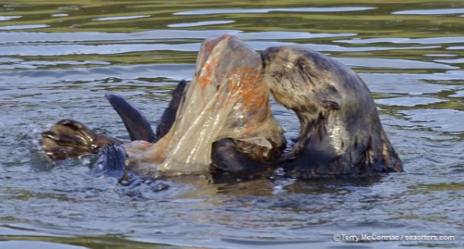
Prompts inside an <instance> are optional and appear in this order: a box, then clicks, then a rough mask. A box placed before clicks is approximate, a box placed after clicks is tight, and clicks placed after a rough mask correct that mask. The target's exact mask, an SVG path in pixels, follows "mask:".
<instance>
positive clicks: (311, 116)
mask: <svg viewBox="0 0 464 249" xmlns="http://www.w3.org/2000/svg"><path fill="white" fill-rule="evenodd" d="M262 59H263V62H264V81H265V83H266V85H267V87H268V89H269V91H270V92H271V93H272V95H273V96H274V98H275V100H276V101H277V102H279V103H281V104H282V105H283V106H285V107H286V108H288V109H291V110H293V111H295V113H296V114H297V115H298V117H299V119H300V122H301V123H302V125H306V124H307V123H311V122H312V121H314V120H317V119H318V118H319V117H322V116H326V115H327V114H328V112H330V111H331V110H339V109H340V104H341V103H340V101H341V99H342V98H341V96H339V94H338V89H337V88H338V87H339V84H338V83H337V82H339V79H338V76H337V74H336V73H334V72H332V69H333V68H334V66H333V65H331V63H332V61H331V60H327V59H326V57H325V56H324V55H322V54H320V53H318V52H316V51H312V50H309V49H305V48H303V47H297V46H294V47H293V46H292V47H270V48H268V49H266V50H265V51H264V52H263V54H262ZM305 128H306V127H302V130H301V132H302V133H304V132H305V131H304V130H303V129H305Z"/></svg>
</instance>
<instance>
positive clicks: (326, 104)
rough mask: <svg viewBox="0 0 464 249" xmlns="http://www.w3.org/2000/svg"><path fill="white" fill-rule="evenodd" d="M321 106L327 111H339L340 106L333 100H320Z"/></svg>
mask: <svg viewBox="0 0 464 249" xmlns="http://www.w3.org/2000/svg"><path fill="white" fill-rule="evenodd" d="M322 106H323V107H324V108H327V109H332V110H340V105H339V104H338V102H336V101H333V100H328V99H325V100H322Z"/></svg>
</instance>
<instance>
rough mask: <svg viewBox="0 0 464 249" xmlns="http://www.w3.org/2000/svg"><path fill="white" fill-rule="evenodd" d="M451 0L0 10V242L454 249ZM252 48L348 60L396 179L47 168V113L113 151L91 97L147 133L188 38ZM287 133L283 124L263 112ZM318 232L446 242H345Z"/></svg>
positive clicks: (184, 64)
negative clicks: (213, 178) (126, 103)
mask: <svg viewBox="0 0 464 249" xmlns="http://www.w3.org/2000/svg"><path fill="white" fill-rule="evenodd" d="M463 24H464V3H461V1H438V0H436V1H430V0H428V1H426V0H423V1H422V0H402V1H380V0H379V1H373V0H371V1H342V0H339V1H336V0H334V1H331V0H325V1H253V2H250V1H230V2H225V1H224V2H221V1H175V0H172V1H148V0H146V1H127V0H121V1H114V0H106V1H101V0H100V1H95V0H93V1H90V0H81V1H48V0H44V1H33V0H29V1H1V3H0V248H47V249H48V248H56V249H67V248H177V247H192V248H289V247H290V248H352V249H354V248H430V247H447V248H462V247H464V240H463V236H464V232H463V231H464V229H463V228H464V218H463V216H462V215H461V212H462V202H463V200H464V187H463V182H464V164H463V162H464V156H463V151H464V149H463V148H464V135H463V134H464V126H463V123H464V103H463V98H464V84H463V83H464V81H463V79H464V71H463V66H464V31H463V28H462V27H463ZM219 34H233V35H236V36H238V37H239V38H240V39H242V40H244V41H245V42H246V43H247V44H249V45H250V46H252V47H253V48H254V49H256V50H258V51H260V50H263V49H265V48H267V47H270V46H274V45H286V44H304V45H306V46H309V47H310V48H313V49H316V50H318V51H321V52H323V53H325V54H328V55H330V56H332V57H334V58H336V59H338V60H340V61H341V62H343V63H345V64H347V65H349V66H350V67H352V68H353V69H354V70H355V71H357V72H358V73H359V74H360V76H361V77H362V78H363V79H364V81H365V82H366V84H367V85H368V86H369V88H370V90H371V92H372V94H373V96H374V98H375V101H376V103H377V104H378V106H379V110H380V113H381V120H382V123H383V125H384V128H385V130H386V132H387V133H388V136H389V138H390V140H391V142H392V144H393V145H394V146H395V148H396V149H397V151H398V153H399V154H400V156H401V158H402V159H403V162H404V166H405V170H406V173H402V174H392V175H390V176H387V177H384V178H380V179H368V180H360V181H333V180H325V181H324V180H318V181H305V182H303V181H295V180H292V179H274V180H273V179H260V180H255V181H250V182H237V183H228V184H210V183H209V182H208V181H207V179H205V178H203V177H197V176H195V177H193V176H192V177H188V176H185V177H179V178H175V179H172V180H169V185H171V187H170V188H169V189H168V190H165V191H161V192H153V191H152V190H150V189H149V188H148V187H147V186H145V185H142V186H140V187H139V188H135V189H129V188H126V187H121V186H118V185H117V184H116V183H115V182H114V181H111V180H110V179H99V178H95V177H92V176H90V175H89V174H88V167H87V165H88V158H84V159H83V160H77V159H76V160H70V161H66V162H63V163H61V164H52V163H51V162H49V161H48V160H47V159H46V158H45V157H44V155H43V154H42V153H41V151H40V150H39V149H38V140H37V139H38V137H39V134H40V132H41V131H44V130H46V129H47V127H49V126H50V125H51V124H53V123H55V122H56V121H58V120H60V119H62V118H72V119H76V120H80V121H82V122H84V123H86V124H88V125H89V126H90V127H95V128H96V129H97V130H98V131H101V132H104V133H107V134H111V135H114V136H116V137H117V138H119V139H121V140H124V141H128V137H127V134H126V132H125V129H124V126H123V124H122V122H121V121H120V120H119V118H118V116H117V115H116V113H115V112H114V111H113V110H112V108H111V107H110V106H109V104H108V103H107V102H106V100H105V98H104V97H103V96H104V94H105V93H108V92H117V93H119V94H122V95H124V96H125V97H126V98H128V99H129V100H130V101H131V102H132V103H134V104H135V105H136V106H138V107H139V108H140V109H141V110H142V111H143V112H144V113H145V114H146V116H147V117H148V118H149V120H150V122H151V123H152V124H153V125H155V124H156V122H157V120H158V118H159V117H160V115H161V113H162V111H163V110H164V108H165V107H166V106H167V103H168V101H169V98H170V97H169V90H171V89H173V88H174V86H175V85H176V83H177V82H178V81H179V80H181V79H191V78H192V75H193V70H194V63H195V59H196V56H197V52H198V49H199V47H200V44H201V42H202V41H203V39H205V38H207V37H210V36H213V35H219ZM273 110H274V113H275V116H276V117H277V119H278V120H279V122H280V124H281V125H282V126H283V127H284V128H285V129H286V130H287V133H286V134H287V137H289V138H290V137H295V136H296V135H297V133H298V128H299V124H298V121H297V119H296V118H295V117H294V115H293V113H292V112H289V111H288V110H285V109H284V108H283V107H281V106H279V105H277V104H274V105H273ZM334 234H347V235H360V234H377V235H399V236H405V235H450V236H454V237H455V239H454V240H452V241H426V240H421V241H406V240H404V239H401V240H399V241H390V242H373V243H347V242H336V241H334V240H333V239H332V238H333V235H334Z"/></svg>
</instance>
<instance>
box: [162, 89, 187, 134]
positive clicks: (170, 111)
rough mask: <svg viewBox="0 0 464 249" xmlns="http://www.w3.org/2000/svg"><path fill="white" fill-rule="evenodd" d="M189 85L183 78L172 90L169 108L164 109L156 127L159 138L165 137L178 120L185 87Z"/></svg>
mask: <svg viewBox="0 0 464 249" xmlns="http://www.w3.org/2000/svg"><path fill="white" fill-rule="evenodd" d="M186 86H187V81H185V80H181V81H180V82H179V84H177V87H176V88H175V89H174V90H173V91H172V93H171V96H172V99H171V102H169V105H168V108H166V110H164V112H163V115H162V116H161V119H160V122H159V124H158V127H156V135H157V136H158V138H159V139H161V138H162V137H164V135H166V134H167V133H168V132H169V130H170V129H171V127H172V125H173V124H174V121H176V113H177V109H179V105H180V102H181V100H182V96H183V95H184V90H185V87H186Z"/></svg>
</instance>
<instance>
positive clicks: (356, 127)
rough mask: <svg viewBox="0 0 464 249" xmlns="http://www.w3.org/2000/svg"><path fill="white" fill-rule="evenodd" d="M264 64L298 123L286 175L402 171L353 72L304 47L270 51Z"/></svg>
mask: <svg viewBox="0 0 464 249" xmlns="http://www.w3.org/2000/svg"><path fill="white" fill-rule="evenodd" d="M263 60H264V63H265V69H264V75H265V76H264V77H265V78H264V79H265V83H266V84H267V85H268V88H269V90H270V92H271V93H272V94H273V96H274V98H275V100H276V101H277V102H279V103H281V104H282V105H284V106H285V107H286V108H288V109H291V110H293V111H294V112H295V113H296V115H297V116H298V119H299V120H300V124H301V130H300V137H299V140H298V142H297V143H296V144H295V146H294V147H293V149H292V151H291V152H290V153H289V154H288V155H287V161H286V162H285V163H284V164H283V165H284V167H285V168H286V169H287V170H289V171H291V172H294V173H296V174H298V175H304V176H314V175H366V174H367V175H369V174H377V173H385V172H401V171H403V166H402V162H401V160H400V158H399V157H398V154H397V153H396V151H395V149H394V148H393V146H392V145H391V144H390V141H389V140H388V138H387V136H386V134H385V132H384V130H383V128H382V125H381V123H380V119H379V115H378V113H377V109H376V106H375V103H374V101H373V99H372V96H371V93H370V91H369V89H368V88H367V86H366V85H365V83H364V82H363V81H362V79H361V78H360V77H359V76H358V75H356V73H355V72H353V71H352V70H351V69H349V68H348V67H346V66H345V65H343V64H341V63H339V62H338V61H336V60H334V59H332V58H330V57H328V56H325V55H323V54H321V53H318V52H316V51H313V50H310V49H307V48H303V47H271V48H268V49H267V50H266V51H264V52H263Z"/></svg>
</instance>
